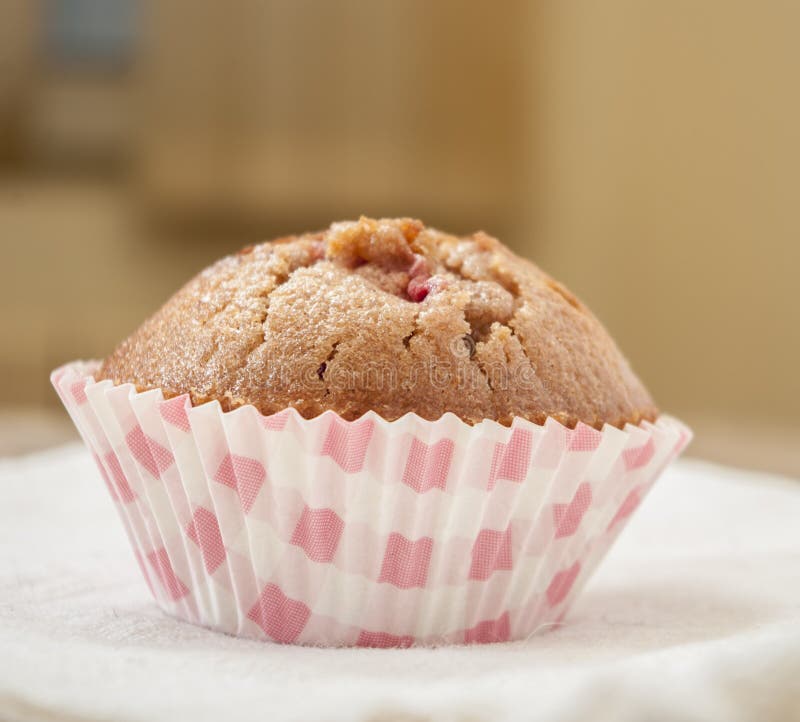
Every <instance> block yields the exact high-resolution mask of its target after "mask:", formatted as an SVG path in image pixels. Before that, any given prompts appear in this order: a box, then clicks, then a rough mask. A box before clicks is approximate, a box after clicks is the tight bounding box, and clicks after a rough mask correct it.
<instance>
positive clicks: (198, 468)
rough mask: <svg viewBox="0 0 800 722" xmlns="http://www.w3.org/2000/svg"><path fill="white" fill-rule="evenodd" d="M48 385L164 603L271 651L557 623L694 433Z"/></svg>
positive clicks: (80, 368)
mask: <svg viewBox="0 0 800 722" xmlns="http://www.w3.org/2000/svg"><path fill="white" fill-rule="evenodd" d="M94 368H95V365H94V364H92V363H82V362H76V363H73V364H69V365H67V366H64V367H62V368H60V369H58V370H56V371H54V372H53V374H52V382H53V385H54V386H55V388H56V390H57V391H58V393H59V395H60V396H61V399H62V400H63V402H64V405H65V406H66V407H67V410H68V411H69V413H70V415H71V416H72V419H73V421H74V422H75V424H76V426H77V427H78V429H79V431H80V432H81V434H82V436H83V438H84V441H85V442H86V444H87V446H88V447H89V449H90V451H91V452H92V454H93V456H94V458H95V461H96V462H97V465H98V468H99V469H100V473H101V475H102V477H103V479H104V481H105V483H106V485H107V486H108V489H109V491H110V493H111V496H112V498H113V499H114V502H115V504H116V506H117V509H118V511H119V513H120V517H121V518H122V522H123V524H124V526H125V529H126V531H127V533H128V536H129V537H130V541H131V544H132V546H133V549H134V554H135V556H136V558H137V560H138V561H139V565H140V566H141V569H142V573H143V574H144V578H145V580H146V581H147V583H148V585H149V587H150V590H151V591H152V593H153V596H154V597H155V599H156V601H157V602H158V604H159V605H160V606H161V607H162V608H163V609H164V610H165V611H166V612H168V613H169V614H173V615H175V616H177V617H180V618H182V619H186V620H188V621H190V622H194V623H196V624H202V625H204V626H208V627H212V628H214V629H217V630H220V631H223V632H228V633H230V634H237V635H242V636H247V637H256V638H260V639H270V640H274V641H278V642H286V643H297V644H320V645H361V646H370V647H394V646H400V647H402V646H409V645H411V644H442V643H465V642H466V643H472V642H496V641H505V640H509V639H518V638H522V637H526V636H528V635H530V634H532V633H533V632H535V631H536V630H537V629H540V628H543V627H545V626H547V625H549V624H552V623H557V622H559V621H560V620H561V618H562V617H563V616H564V614H565V613H566V611H567V609H568V608H569V606H570V604H571V603H572V602H573V600H574V599H575V596H576V595H577V594H578V592H579V590H580V588H581V587H582V586H583V585H584V584H585V583H586V581H587V580H588V578H589V576H590V574H591V572H592V571H593V570H594V569H595V567H596V566H597V564H598V562H599V561H600V560H601V559H602V557H603V556H604V554H605V553H606V551H608V549H609V547H610V546H611V544H612V542H613V541H614V539H615V538H616V537H617V535H618V534H619V532H620V530H621V529H622V528H623V526H624V525H625V523H626V521H627V519H628V517H629V515H630V514H631V512H633V510H634V509H635V508H636V507H637V506H638V504H639V502H640V501H641V499H642V498H643V497H644V495H645V494H646V493H647V491H648V489H649V488H650V487H651V485H652V484H653V482H654V481H655V480H656V478H657V477H658V476H659V474H660V473H661V471H662V470H663V469H664V467H665V466H666V464H667V463H668V462H669V461H670V460H672V459H673V458H675V457H676V456H677V455H678V454H679V453H680V452H681V451H682V450H683V448H684V447H685V446H686V445H687V444H688V442H689V440H690V438H691V432H690V431H689V430H688V429H687V428H686V427H685V426H684V425H683V424H681V423H680V422H679V421H677V420H675V419H672V418H669V417H665V416H662V417H661V418H660V419H659V420H658V421H657V422H656V423H655V424H649V423H643V424H642V425H641V426H638V427H634V426H628V427H626V428H625V429H624V430H620V429H616V428H613V427H606V428H605V429H604V430H603V431H602V432H599V431H596V430H595V429H592V428H589V427H587V426H582V425H579V426H578V427H577V428H576V429H575V430H571V429H567V428H566V427H564V426H562V425H561V424H559V423H558V422H556V421H554V420H552V419H550V420H548V421H547V423H545V424H544V425H543V426H539V425H536V424H533V423H531V422H528V421H525V420H523V419H517V420H516V421H515V422H514V424H513V426H512V427H511V428H507V427H503V426H500V425H499V424H496V423H494V422H492V421H485V422H483V423H481V424H478V425H476V426H472V427H471V426H468V425H467V424H465V423H463V422H462V421H461V420H459V419H458V418H457V417H455V416H454V415H452V414H446V415H445V416H443V417H442V418H441V419H439V420H438V421H433V422H431V421H425V420H424V419H420V418H419V417H417V416H414V415H407V416H405V417H403V418H402V419H399V420H397V421H393V422H387V421H384V420H383V419H381V418H380V417H379V416H377V415H376V414H373V413H369V414H366V415H365V416H363V417H362V418H361V419H359V420H357V421H354V422H347V421H344V420H342V419H341V418H340V417H339V416H337V415H336V414H334V413H333V412H326V413H324V414H322V415H321V416H319V417H317V418H315V419H303V418H302V417H301V416H300V415H299V414H297V413H296V412H295V411H294V410H293V409H288V410H286V411H282V412H280V413H278V414H275V415H273V416H269V417H265V416H262V415H261V414H259V413H258V411H257V410H256V409H255V408H254V407H250V406H245V407H243V408H240V409H237V410H235V411H230V412H223V411H222V410H221V409H220V406H219V404H218V403H208V404H203V405H201V406H196V407H193V406H192V405H191V403H190V402H189V399H188V397H186V396H180V397H177V398H172V399H169V400H164V398H163V395H162V393H161V391H160V390H154V391H147V392H144V393H138V392H136V390H135V389H134V387H133V386H131V385H130V384H125V385H121V386H115V385H113V384H112V383H111V382H110V381H101V382H95V381H94V379H93V378H92V377H91V376H90V375H89V374H91V372H92V371H93V370H94Z"/></svg>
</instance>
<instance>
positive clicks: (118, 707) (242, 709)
mask: <svg viewBox="0 0 800 722" xmlns="http://www.w3.org/2000/svg"><path fill="white" fill-rule="evenodd" d="M0 718H2V719H8V720H48V721H51V722H52V721H54V720H69V721H70V722H76V721H77V720H119V721H120V722H123V721H126V720H168V721H169V722H180V721H181V720H194V721H196V722H204V721H205V720H209V721H212V720H213V721H215V722H216V721H217V720H226V721H228V722H236V721H238V720H255V719H258V720H268V721H269V722H278V721H279V720H298V721H299V720H302V721H307V720H312V721H327V720H330V721H331V722H335V721H339V720H370V721H371V722H389V721H390V720H400V721H403V722H412V721H413V722H418V721H419V720H429V719H430V720H444V721H445V722H447V721H450V720H452V721H453V722H455V721H456V720H458V721H460V722H477V721H478V720H481V721H483V720H487V721H489V720H491V721H492V722H494V721H500V722H502V721H503V720H557V721H564V722H578V721H579V720H600V719H616V720H623V721H625V720H645V719H646V720H672V719H679V720H698V721H699V720H721V721H724V722H738V721H739V720H758V721H759V722H764V721H767V720H776V721H777V720H779V721H780V722H791V720H800V484H798V483H797V482H794V481H790V480H785V479H780V478H777V477H771V476H768V475H764V474H755V473H747V472H743V471H738V470H733V469H726V468H723V467H718V466H712V465H709V464H703V463H700V462H693V461H682V462H678V463H677V464H675V465H673V466H672V467H671V468H670V469H669V470H668V471H667V472H666V473H665V475H664V477H663V478H662V479H661V480H660V481H659V482H658V484H657V485H656V487H655V489H654V490H653V491H652V492H651V494H650V495H649V496H648V498H647V499H646V500H645V502H644V503H643V505H642V507H641V509H639V511H638V512H637V513H636V514H635V515H634V517H633V519H632V521H631V523H630V525H629V527H628V529H626V530H625V532H623V534H622V536H621V537H620V539H619V542H618V544H617V545H616V546H615V547H614V548H613V549H612V551H611V553H610V555H609V556H608V558H607V559H606V560H605V561H604V562H603V564H602V565H601V567H600V569H599V571H598V572H597V574H596V575H595V577H594V578H593V579H592V581H591V582H590V583H589V585H588V586H587V588H586V589H585V591H584V593H583V594H582V595H581V597H580V598H579V599H578V600H577V602H576V604H575V606H574V607H573V609H572V610H571V612H570V613H569V614H568V615H567V619H566V623H565V625H564V626H563V627H561V628H558V629H556V630H553V631H550V632H547V633H545V634H541V635H538V636H536V637H533V638H531V639H530V640H528V641H525V642H515V643H510V644H502V645H488V646H473V647H451V648H439V649H406V650H380V649H314V648H301V647H291V646H279V645H274V644H269V643H261V642H254V641H248V640H241V639H235V638H232V637H226V636H224V635H220V634H216V633H214V632H211V631H207V630H205V629H201V628H197V627H193V626H191V625H189V624H186V623H183V622H180V621H177V620H174V619H172V618H170V617H167V616H165V615H164V614H162V613H161V612H160V611H159V609H158V608H157V607H156V606H155V604H154V602H153V601H152V600H151V599H150V596H149V592H148V590H147V588H146V586H145V583H144V581H143V580H142V578H141V576H140V573H139V570H138V568H137V566H136V563H135V561H134V559H133V555H132V554H131V552H130V551H129V549H128V546H127V541H126V539H125V536H124V534H123V530H122V527H121V524H120V523H119V520H118V518H117V515H116V512H115V511H114V509H113V506H112V503H111V501H110V499H108V498H107V491H106V489H105V488H104V486H103V483H102V481H101V480H100V478H99V475H98V473H97V471H96V469H95V468H94V466H93V465H92V461H91V459H90V458H89V455H88V454H87V453H86V452H85V451H84V450H83V448H82V447H79V446H77V445H71V446H66V447H62V448H59V449H55V450H52V451H49V452H45V453H41V454H37V455H34V456H30V457H26V458H21V459H9V460H3V461H0Z"/></svg>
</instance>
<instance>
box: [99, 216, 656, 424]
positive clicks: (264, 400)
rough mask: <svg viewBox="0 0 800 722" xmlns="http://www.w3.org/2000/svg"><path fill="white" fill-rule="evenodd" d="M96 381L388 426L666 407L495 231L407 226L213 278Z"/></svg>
mask: <svg viewBox="0 0 800 722" xmlns="http://www.w3.org/2000/svg"><path fill="white" fill-rule="evenodd" d="M97 378H98V379H109V380H111V381H113V382H114V383H116V384H119V383H132V384H134V386H136V388H137V389H140V390H145V389H152V388H160V389H162V391H163V392H164V394H165V395H166V396H177V395H180V394H188V395H189V397H190V398H191V400H192V402H193V403H194V404H201V403H204V402H206V401H209V400H214V399H216V400H218V401H219V402H220V403H221V404H222V407H223V408H224V409H226V410H229V409H233V408H237V407H239V406H244V405H253V406H255V407H256V408H257V409H258V410H259V411H260V412H261V413H263V414H273V413H276V412H278V411H281V410H283V409H286V408H294V409H296V410H297V411H298V412H299V413H300V414H301V415H302V416H303V417H305V418H313V417H314V416H318V415H319V414H321V413H322V412H324V411H327V410H331V411H334V412H336V413H337V414H338V415H339V416H341V417H342V418H344V419H357V418H359V417H360V416H362V415H363V414H365V413H366V412H367V411H375V412H376V413H377V414H379V415H380V416H381V417H383V418H384V419H386V420H388V421H394V420H395V419H398V418H400V417H402V416H403V415H404V414H407V413H415V414H418V415H419V416H421V417H422V418H425V419H429V420H435V419H438V418H439V417H441V416H442V415H443V414H445V413H447V412H451V413H453V414H455V415H456V416H458V417H459V418H461V419H462V420H464V421H465V422H466V423H468V424H475V423H478V422H480V421H482V420H484V419H493V420H495V421H498V422H499V423H501V424H504V425H509V424H510V423H511V422H512V421H513V419H515V418H523V419H528V420H529V421H532V422H534V423H537V424H541V423H543V422H544V420H545V419H547V418H548V417H550V418H553V419H556V420H558V421H560V422H561V423H563V424H565V425H566V426H568V427H570V428H574V426H575V424H577V423H578V422H579V421H580V422H582V423H584V424H586V425H588V426H592V427H594V428H596V429H600V428H602V426H603V425H604V424H611V425H613V426H617V427H622V426H624V424H626V423H631V424H638V423H639V422H640V421H642V420H645V419H646V420H650V421H652V420H654V419H655V417H656V416H657V410H656V408H655V405H654V403H653V401H652V399H651V398H650V396H649V394H648V393H647V391H646V390H645V388H644V387H643V386H642V384H641V382H640V381H639V379H638V378H636V376H635V375H634V374H633V372H632V371H631V369H630V367H629V365H628V363H627V361H626V360H625V358H624V357H623V356H622V354H621V353H620V351H619V350H618V349H617V347H616V345H615V344H614V342H613V341H612V339H611V338H610V337H609V335H608V333H607V332H606V330H605V329H604V328H603V326H602V325H601V324H600V323H599V321H598V320H597V319H596V318H595V317H594V316H593V315H592V314H591V312H590V311H589V310H588V309H587V308H586V307H585V306H584V305H583V304H582V303H581V302H580V301H578V300H577V299H576V298H575V296H573V295H572V294H571V293H570V292H569V291H568V290H566V289H565V288H564V287H563V286H562V285H560V284H559V283H557V282H556V281H554V280H553V279H552V278H550V277H549V276H548V275H547V274H545V273H543V272H542V271H541V270H540V269H539V268H537V267H536V266H535V265H534V264H533V263H531V262H529V261H527V260H525V259H523V258H520V257H519V256H516V255H514V254H513V253H512V252H511V251H510V250H509V249H508V248H506V247H505V246H504V245H503V244H501V243H500V242H499V241H497V240H496V239H494V238H492V237H491V236H488V235H486V234H485V233H475V234H473V235H472V236H469V237H466V238H457V237H455V236H451V235H448V234H445V233H441V232H439V231H436V230H433V229H430V228H426V227H425V226H423V225H422V223H420V222H419V221H415V220H411V219H407V218H403V219H383V220H372V219H369V218H361V219H360V220H358V221H356V222H348V223H336V224H334V225H332V226H331V227H330V229H329V230H327V231H325V232H322V233H312V234H306V235H302V236H292V237H289V238H283V239H280V240H278V241H274V242H270V243H262V244H260V245H257V246H251V247H248V248H245V249H244V250H242V251H240V252H239V253H238V254H236V255H234V256H229V257H227V258H224V259H223V260H221V261H219V262H218V263H216V264H214V265H213V266H211V267H210V268H208V269H207V270H205V271H203V272H202V273H201V274H199V275H198V276H197V277H195V278H194V279H193V280H191V281H190V282H189V283H188V284H187V285H186V286H184V288H183V289H181V290H180V291H179V292H178V293H177V294H175V296H173V297H172V298H171V299H170V300H169V301H168V302H167V303H166V304H165V305H164V307H163V308H162V309H161V310H160V311H159V312H158V313H156V315H155V316H153V317H152V318H151V319H149V320H148V321H147V322H145V323H144V324H143V325H142V326H141V328H139V329H138V330H137V331H136V332H135V333H134V334H133V335H132V336H130V337H129V338H128V339H127V340H125V341H124V342H123V343H122V344H121V345H120V346H119V347H118V348H117V349H116V350H115V351H114V352H113V353H112V354H111V356H109V357H108V358H107V359H106V360H105V362H104V363H103V365H102V366H101V367H100V370H99V372H98V373H97Z"/></svg>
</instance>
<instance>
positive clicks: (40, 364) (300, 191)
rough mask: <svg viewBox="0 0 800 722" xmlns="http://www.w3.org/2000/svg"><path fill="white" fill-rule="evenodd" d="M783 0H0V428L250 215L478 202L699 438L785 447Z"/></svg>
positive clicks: (793, 193) (790, 97) (792, 381)
mask: <svg viewBox="0 0 800 722" xmlns="http://www.w3.org/2000/svg"><path fill="white" fill-rule="evenodd" d="M798 27H800V4H798V3H792V2H785V1H779V0H766V1H765V2H761V3H753V2H722V0H699V1H697V0H695V1H693V2H689V1H688V0H676V1H674V2H640V1H636V2H634V1H633V0H609V1H608V2H605V3H592V2H587V1H585V0H575V1H574V2H557V1H556V0H541V1H531V2H523V1H521V0H511V1H508V2H503V3H494V4H489V3H480V2H466V1H462V2H456V1H455V0H434V1H429V2H422V0H407V1H404V2H400V1H397V2H380V3H375V2H368V1H367V0H358V1H356V0H344V1H340V2H335V3H331V2H326V1H325V0H295V1H292V2H290V1H289V0H284V1H282V2H278V1H276V0H269V1H267V0H264V1H261V2H259V1H257V0H230V1H229V2H226V3H218V2H211V0H198V1H195V2H188V1H181V0H171V1H169V2H163V3H157V2H155V0H139V1H138V2H137V1H136V0H49V1H47V2H45V1H43V0H36V1H31V0H4V2H3V3H0V242H1V243H2V247H3V259H4V269H5V270H6V273H5V274H4V282H3V284H2V286H0V301H1V303H2V306H1V310H0V330H2V338H3V339H4V342H3V344H2V348H1V349H0V408H2V411H1V412H0V452H2V453H14V452H19V451H23V450H26V449H31V448H37V447H40V446H44V445H46V444H48V443H52V442H55V441H57V440H60V439H62V438H66V437H67V436H68V435H69V434H70V433H71V431H69V427H67V426H66V425H65V424H64V414H62V413H61V411H60V409H59V408H58V406H57V400H56V397H55V394H54V393H53V392H52V391H51V389H50V387H49V383H48V381H47V374H48V372H49V370H50V369H51V368H53V367H54V366H56V365H58V364H60V363H63V362H64V361H67V360H70V359H72V358H76V357H91V356H101V355H104V354H105V353H106V352H108V351H109V350H110V349H111V347H112V346H113V345H114V344H115V343H116V342H117V341H118V340H120V339H121V338H122V337H123V336H125V335H126V334H127V333H129V332H130V331H131V330H132V329H133V328H134V327H135V326H136V325H137V324H138V323H139V321H141V320H142V319H143V318H144V317H145V316H146V315H147V314H149V313H151V312H152V311H153V310H155V308H157V306H158V305H160V303H161V302H163V300H165V298H166V297H167V296H168V295H169V293H170V292H171V291H172V290H174V289H175V288H176V287H177V286H178V285H179V284H181V283H182V282H183V281H184V280H186V279H187V278H188V277H189V276H191V275H192V274H193V273H195V272H196V271H197V270H199V269H200V268H201V267H203V266H204V265H205V264H206V263H208V262H209V261H211V260H213V259H214V258H216V257H218V256H220V255H222V254H224V253H226V252H228V251H230V250H232V249H235V248H237V247H239V246H242V245H245V244H246V243H249V242H252V241H254V240H258V239H261V238H266V237H269V236H271V235H274V234H278V233H284V232H289V231H299V230H306V229H309V228H316V227H322V226H326V225H327V224H328V223H329V222H330V221H332V220H335V219H340V218H344V217H352V216H355V215H357V214H360V213H367V214H370V215H389V214H392V215H393V214H402V215H414V216H418V217H420V218H422V219H423V220H425V221H426V222H427V223H430V224H433V225H437V226H440V227H442V228H445V229H448V230H453V231H464V232H466V231H472V230H475V229H478V228H482V229H484V230H486V231H488V232H490V233H493V234H495V235H497V236H499V237H500V238H501V239H503V240H505V241H506V242H507V243H509V244H510V245H511V246H513V247H514V248H515V249H516V250H518V251H519V252H520V253H523V254H525V255H527V256H529V257H530V258H532V259H534V260H535V261H537V262H538V263H540V265H542V266H543V267H544V268H545V269H547V270H548V271H550V272H551V273H552V274H553V275H555V276H556V277H558V278H559V279H561V280H563V281H564V282H565V283H566V284H567V285H568V286H570V288H571V289H572V290H573V291H574V292H575V293H576V294H577V295H579V296H581V297H582V298H583V300H584V301H586V302H587V304H588V305H589V306H590V307H592V309H593V310H594V311H595V312H596V313H597V315H599V316H600V318H601V319H603V320H604V322H605V323H606V325H607V326H608V327H609V328H610V330H611V331H612V333H613V334H614V335H615V336H616V338H617V340H618V341H619V343H620V345H621V346H622V348H623V349H624V350H625V351H626V353H627V354H628V356H629V357H630V358H631V360H632V362H633V364H634V367H635V368H636V369H637V371H638V372H639V374H640V375H641V376H642V377H643V378H644V380H645V381H646V383H647V384H648V385H649V386H650V388H651V390H652V391H653V393H654V394H655V396H656V398H657V399H658V400H659V402H660V404H661V405H662V407H663V408H665V409H667V410H669V411H670V412H672V413H674V414H676V415H679V416H681V417H682V418H684V419H685V420H686V421H688V422H689V423H690V424H691V425H693V426H694V428H695V429H696V431H697V440H696V441H695V443H694V445H693V448H692V450H693V452H694V453H695V454H697V455H701V456H706V457H708V458H712V459H716V460H720V461H723V462H727V463H730V464H739V465H744V466H751V467H757V468H766V469H773V470H778V471H783V472H786V473H791V474H795V475H800V374H798V369H800V300H798V282H797V277H798V269H800V178H799V177H798V176H800V130H798V129H800V84H799V83H798V82H797V75H798V71H800V43H798V42H797V28H798Z"/></svg>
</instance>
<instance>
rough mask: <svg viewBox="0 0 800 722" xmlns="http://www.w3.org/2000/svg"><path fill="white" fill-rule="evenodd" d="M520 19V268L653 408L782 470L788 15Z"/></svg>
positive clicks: (679, 12)
mask: <svg viewBox="0 0 800 722" xmlns="http://www.w3.org/2000/svg"><path fill="white" fill-rule="evenodd" d="M537 20H538V26H539V27H540V28H543V29H546V32H540V33H539V34H538V35H537V37H538V39H539V41H540V42H539V44H538V48H539V61H538V63H537V68H538V74H537V77H538V86H537V87H538V90H537V93H536V98H537V106H536V107H537V128H538V131H537V142H536V145H535V151H534V156H533V158H532V164H531V167H532V168H533V176H532V178H533V183H534V187H535V190H534V191H532V193H531V197H532V198H535V204H534V205H533V212H532V213H531V217H530V220H529V227H530V229H531V230H530V237H532V238H536V239H538V242H539V243H540V246H539V248H538V249H537V257H538V259H539V260H540V261H541V263H542V264H543V265H544V266H545V267H547V268H548V269H549V270H551V271H552V273H554V274H555V275H557V276H558V277H560V278H562V279H563V280H564V281H565V282H566V283H567V284H568V285H570V286H571V287H572V288H573V289H574V290H575V291H576V292H577V293H578V294H579V295H581V296H582V297H583V298H584V300H585V301H586V302H587V303H588V305H589V306H590V307H592V308H593V310H595V312H596V313H597V314H598V315H599V316H600V317H601V318H602V319H603V320H604V321H605V322H606V324H607V325H608V326H609V327H610V328H611V330H612V331H613V332H614V334H615V335H616V337H617V338H618V340H619V342H620V344H621V345H622V347H623V348H624V349H625V350H626V351H627V353H628V354H629V355H630V357H631V358H632V360H633V361H634V364H635V366H636V368H637V370H638V371H639V372H640V374H641V375H642V377H643V378H644V379H646V380H647V382H648V383H649V385H650V387H651V389H652V391H653V392H654V394H655V395H656V397H657V399H658V400H659V401H660V403H661V404H662V406H663V407H664V408H667V409H670V410H674V412H676V413H680V414H682V415H684V416H685V417H686V418H688V419H689V420H690V421H692V422H693V423H694V424H695V426H696V427H697V430H698V431H706V430H707V431H708V432H709V433H711V434H716V435H718V436H722V437H724V436H726V435H730V437H731V438H738V435H737V434H736V431H737V429H736V427H741V426H745V427H746V428H752V429H753V432H754V433H756V434H757V435H763V436H765V437H767V436H769V435H774V436H776V437H779V438H781V439H785V441H786V444H787V445H788V447H787V449H786V453H787V454H791V455H792V458H793V460H794V461H793V462H792V463H793V465H794V466H795V468H796V467H797V466H798V461H800V373H798V369H800V296H798V288H799V284H798V268H800V83H798V70H800V43H799V42H798V34H797V30H798V28H800V3H795V2H783V1H781V0H768V1H766V2H760V3H752V2H727V1H723V0H703V1H702V2H696V1H688V0H677V1H675V2H661V3H652V2H648V3H643V2H638V1H637V0H609V1H608V2H604V3H602V4H600V3H592V2H588V1H584V0H581V1H576V2H568V3H563V2H555V1H554V2H547V3H542V4H540V5H538V13H537ZM707 442H708V439H707V438H704V434H702V433H700V434H698V438H697V443H696V448H697V449H702V448H705V446H704V445H705V444H706V443H707ZM742 443H744V442H742ZM762 455H763V454H762Z"/></svg>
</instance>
